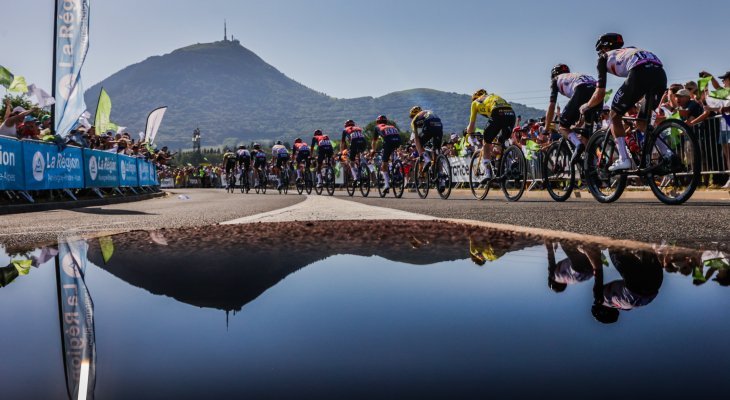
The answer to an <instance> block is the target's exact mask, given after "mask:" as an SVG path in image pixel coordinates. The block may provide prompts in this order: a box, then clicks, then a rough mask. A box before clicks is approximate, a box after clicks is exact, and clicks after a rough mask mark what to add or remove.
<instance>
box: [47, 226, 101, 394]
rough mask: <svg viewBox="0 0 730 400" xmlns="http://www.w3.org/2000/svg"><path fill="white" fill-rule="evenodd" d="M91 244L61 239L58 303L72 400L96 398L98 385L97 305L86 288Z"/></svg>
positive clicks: (59, 246)
mask: <svg viewBox="0 0 730 400" xmlns="http://www.w3.org/2000/svg"><path fill="white" fill-rule="evenodd" d="M88 248H89V246H88V244H87V243H86V241H85V240H82V239H69V240H66V239H64V240H59V244H58V262H57V271H56V273H57V274H58V275H57V276H58V301H59V313H60V320H61V343H62V348H63V365H64V370H65V373H66V388H67V390H68V395H69V398H70V399H73V400H76V399H93V398H94V387H95V386H96V341H95V337H94V336H95V334H94V303H93V301H92V300H91V295H90V294H89V290H88V288H87V287H86V282H85V280H84V275H85V273H86V263H87V255H86V254H87V251H88Z"/></svg>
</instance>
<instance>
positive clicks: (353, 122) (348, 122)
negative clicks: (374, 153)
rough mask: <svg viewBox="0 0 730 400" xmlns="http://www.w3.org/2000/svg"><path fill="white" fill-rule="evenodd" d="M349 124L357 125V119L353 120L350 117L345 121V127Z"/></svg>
mask: <svg viewBox="0 0 730 400" xmlns="http://www.w3.org/2000/svg"><path fill="white" fill-rule="evenodd" d="M348 126H355V121H353V120H351V119H348V120H347V121H345V128H347V127H348Z"/></svg>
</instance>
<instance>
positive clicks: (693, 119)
mask: <svg viewBox="0 0 730 400" xmlns="http://www.w3.org/2000/svg"><path fill="white" fill-rule="evenodd" d="M676 98H677V106H678V107H679V116H680V117H681V118H682V120H684V121H685V122H686V123H687V125H689V126H693V125H696V124H699V123H700V122H702V121H704V120H705V119H707V117H709V116H710V112H709V111H705V109H704V108H703V107H702V106H701V105H700V103H698V102H697V101H695V100H693V99H692V93H691V92H690V91H689V90H687V89H680V90H679V91H677V95H676Z"/></svg>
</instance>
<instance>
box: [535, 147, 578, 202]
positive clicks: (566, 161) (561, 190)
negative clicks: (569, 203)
mask: <svg viewBox="0 0 730 400" xmlns="http://www.w3.org/2000/svg"><path fill="white" fill-rule="evenodd" d="M572 156H573V154H572V153H571V151H570V147H568V145H567V144H566V143H564V142H562V141H558V142H555V143H553V144H551V145H550V147H549V148H548V150H547V153H546V154H545V158H544V160H543V168H542V171H543V181H544V182H545V189H547V192H548V194H550V197H552V198H553V200H555V201H561V202H562V201H565V200H568V199H569V198H570V194H571V193H572V192H573V185H574V184H575V165H572V164H571V163H570V158H571V157H572Z"/></svg>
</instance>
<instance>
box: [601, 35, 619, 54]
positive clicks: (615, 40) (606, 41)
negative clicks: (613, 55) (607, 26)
mask: <svg viewBox="0 0 730 400" xmlns="http://www.w3.org/2000/svg"><path fill="white" fill-rule="evenodd" d="M604 47H608V48H609V50H616V49H620V48H622V47H624V37H623V36H621V35H620V34H618V33H605V34H603V35H601V37H599V38H598V41H597V42H596V51H601V49H602V48H604Z"/></svg>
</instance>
